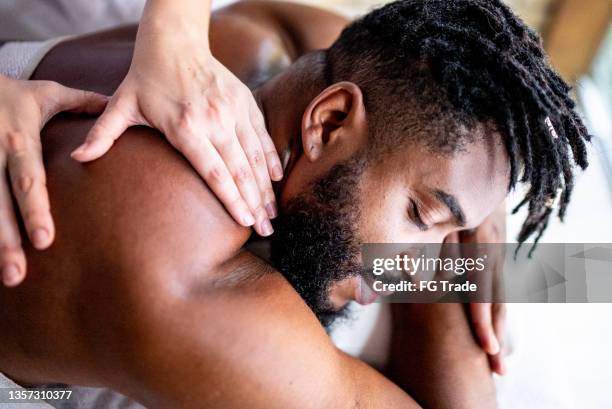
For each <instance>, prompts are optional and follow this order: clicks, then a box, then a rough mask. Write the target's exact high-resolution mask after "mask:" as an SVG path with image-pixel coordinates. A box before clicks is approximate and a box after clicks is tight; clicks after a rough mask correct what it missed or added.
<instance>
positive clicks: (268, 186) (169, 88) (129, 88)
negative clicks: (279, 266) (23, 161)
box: [72, 0, 283, 236]
mask: <svg viewBox="0 0 612 409" xmlns="http://www.w3.org/2000/svg"><path fill="white" fill-rule="evenodd" d="M209 19H210V1H203V0H183V1H175V0H149V1H148V2H147V5H146V8H145V11H144V14H143V18H142V20H141V22H140V26H139V28H138V35H137V39H136V44H135V51H134V58H133V60H132V65H131V67H130V70H129V72H128V74H127V76H126V78H125V79H124V81H123V82H122V84H121V85H120V87H119V88H118V89H117V91H116V93H115V95H114V96H113V97H112V99H111V101H110V103H109V104H108V107H107V108H106V110H105V112H104V113H103V114H102V116H101V117H100V118H99V119H98V121H97V122H96V124H95V125H94V127H93V128H92V129H91V131H90V132H89V134H88V135H87V138H86V140H85V142H84V144H83V145H82V146H80V147H79V148H77V149H76V150H75V151H74V152H73V154H72V156H73V158H75V159H76V160H79V161H83V162H85V161H91V160H94V159H97V158H99V157H100V156H102V155H104V154H105V153H106V152H107V151H108V150H109V149H110V147H111V145H112V144H113V142H114V141H115V140H116V139H117V138H119V137H120V136H121V134H122V133H123V131H125V129H126V128H128V127H130V126H133V125H146V126H150V127H154V128H157V129H159V130H160V131H162V132H163V133H164V134H165V135H166V137H167V138H168V141H169V142H170V143H171V144H172V145H173V146H174V147H175V148H176V149H177V150H179V151H180V152H181V153H182V154H183V155H184V156H185V157H186V158H187V160H189V161H190V162H191V165H192V166H193V167H194V168H195V170H196V171H197V172H198V173H199V174H200V175H201V176H202V178H203V179H204V180H205V181H206V183H207V184H208V186H209V187H210V188H211V189H212V190H213V192H214V193H215V194H216V195H217V197H218V198H219V200H220V201H221V202H222V203H223V204H224V206H225V207H226V209H227V210H228V212H229V213H230V214H231V215H232V217H233V218H234V219H235V220H236V221H237V222H238V223H239V224H241V225H243V226H253V227H254V229H255V230H256V231H257V232H258V233H259V234H260V235H262V236H268V235H270V234H272V231H273V230H272V225H271V223H270V221H269V219H270V218H274V217H275V216H276V214H277V210H276V201H275V197H274V192H273V190H272V183H271V180H274V181H278V180H280V179H281V178H282V176H283V170H282V167H281V163H280V160H279V157H278V154H277V152H276V149H275V147H274V144H273V142H272V139H271V138H270V136H269V135H268V132H267V130H266V127H265V123H264V119H263V116H262V114H261V112H260V110H259V108H258V107H257V104H256V102H255V100H254V98H253V96H252V94H251V92H250V91H249V89H248V88H247V87H246V86H245V85H244V84H242V83H241V82H240V81H239V80H238V79H237V78H236V77H235V76H234V75H233V74H232V73H231V72H230V71H228V70H227V69H226V68H225V67H224V66H223V65H222V64H221V63H219V62H218V61H217V60H216V59H215V58H214V57H213V56H212V54H211V52H210V50H209V48H208V45H209V41H208V22H209Z"/></svg>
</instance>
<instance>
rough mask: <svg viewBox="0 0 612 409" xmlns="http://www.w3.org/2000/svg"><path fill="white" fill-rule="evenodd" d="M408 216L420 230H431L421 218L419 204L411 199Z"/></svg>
mask: <svg viewBox="0 0 612 409" xmlns="http://www.w3.org/2000/svg"><path fill="white" fill-rule="evenodd" d="M408 215H409V216H410V219H411V220H412V222H413V223H414V225H415V226H416V227H417V228H418V229H419V230H421V231H425V230H427V229H429V226H428V225H427V224H426V223H425V222H424V221H423V218H422V217H421V212H420V211H419V206H418V205H417V203H416V202H415V201H414V200H413V199H410V206H409V209H408Z"/></svg>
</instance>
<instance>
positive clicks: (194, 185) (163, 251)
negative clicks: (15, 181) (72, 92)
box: [0, 2, 343, 383]
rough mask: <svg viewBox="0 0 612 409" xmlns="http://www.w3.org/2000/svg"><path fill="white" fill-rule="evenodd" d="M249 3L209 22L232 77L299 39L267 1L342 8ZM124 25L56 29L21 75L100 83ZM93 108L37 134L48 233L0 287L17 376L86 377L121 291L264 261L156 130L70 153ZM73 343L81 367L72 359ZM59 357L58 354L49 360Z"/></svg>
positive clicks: (167, 285) (294, 46) (196, 282)
mask: <svg viewBox="0 0 612 409" xmlns="http://www.w3.org/2000/svg"><path fill="white" fill-rule="evenodd" d="M262 4H263V7H262ZM262 4H256V3H248V2H247V3H245V4H238V5H236V6H233V7H231V8H229V9H228V10H225V11H222V12H221V13H219V14H218V15H217V16H215V17H214V18H213V21H212V25H211V46H212V48H213V53H215V55H217V57H218V58H219V59H220V60H221V62H222V63H224V64H225V65H227V66H228V68H230V69H231V70H232V71H233V72H234V73H235V74H236V75H237V76H238V77H239V78H240V79H241V80H242V81H244V82H246V83H251V84H253V83H254V82H255V81H261V80H262V79H265V78H267V77H270V76H271V75H273V74H274V73H275V72H276V71H277V70H278V69H279V68H282V66H283V65H285V66H286V65H287V64H289V63H290V62H291V60H292V59H293V58H295V57H297V55H296V54H295V53H297V52H298V51H299V50H298V48H299V47H300V46H304V47H311V46H312V45H310V44H307V42H308V41H313V39H312V38H297V40H298V41H293V42H290V41H289V40H287V38H286V36H284V35H283V34H282V33H281V32H280V31H279V30H278V27H276V24H277V23H278V22H276V21H274V19H272V18H270V16H274V15H275V14H274V8H278V7H281V10H280V11H281V13H280V14H277V15H282V12H283V9H282V8H285V12H288V13H289V14H291V13H293V14H297V15H299V16H300V17H301V18H302V23H305V22H306V21H307V20H308V18H306V21H304V11H306V12H307V13H309V14H307V15H306V17H310V18H315V19H317V21H318V22H320V21H321V18H325V19H327V20H328V21H331V24H328V26H329V27H330V30H331V31H334V30H335V31H336V33H337V31H338V30H339V29H340V28H341V27H342V23H343V19H341V18H338V17H336V16H333V15H330V14H329V13H325V12H322V11H318V10H315V9H310V8H302V7H301V6H294V5H288V4H285V5H280V6H278V5H272V4H269V5H268V6H270V7H271V10H272V11H273V12H272V13H270V12H268V13H267V14H266V3H262ZM293 8H298V10H293ZM268 11H269V10H268ZM296 11H297V13H295V12H296ZM334 24H335V26H334ZM298 32H299V30H298ZM135 33H136V28H135V27H126V28H122V29H117V30H113V31H110V32H105V33H100V34H95V35H91V36H87V37H83V38H79V39H75V40H71V41H68V42H65V43H62V44H60V45H58V46H57V47H56V48H55V49H54V50H52V51H51V52H50V54H49V55H47V56H46V57H45V59H44V60H43V61H42V63H41V64H40V66H39V67H38V69H37V70H36V72H35V73H34V76H33V79H48V80H55V81H58V82H60V83H63V84H64V85H68V86H72V87H77V88H83V89H89V90H95V91H98V92H101V93H106V94H111V93H112V92H113V91H114V90H115V89H116V87H117V86H118V85H119V83H120V82H121V80H122V79H123V77H124V76H125V74H126V72H127V70H128V68H129V64H130V61H131V55H132V50H133V40H134V37H135ZM293 40H296V38H293ZM300 40H301V42H300ZM331 40H333V37H332V36H331V35H329V34H328V35H327V38H325V36H323V38H321V39H319V40H316V39H315V40H314V42H315V43H316V41H320V42H321V46H322V47H323V46H326V45H328V44H327V43H329V42H330V41H331ZM288 46H290V47H288ZM291 54H293V55H291ZM168 58H172V56H168ZM279 62H280V64H279ZM93 122H94V119H93V118H86V117H82V116H77V115H63V116H60V117H59V118H57V119H55V120H53V121H51V123H50V124H49V125H48V126H47V127H46V129H45V130H44V132H43V135H42V138H43V151H44V157H45V166H46V170H47V175H48V187H49V193H50V198H51V204H52V212H53V213H54V215H56V223H57V239H56V242H55V244H54V245H53V246H52V248H51V249H49V250H47V251H45V252H37V251H35V250H33V249H32V248H31V247H29V248H28V249H27V259H28V279H27V280H26V282H25V283H24V285H23V286H20V287H19V288H17V289H13V290H7V289H2V290H0V311H2V312H3V313H1V314H0V327H2V328H10V329H11V331H2V336H1V337H2V339H1V342H0V357H1V359H0V361H2V363H3V367H2V368H1V369H2V370H3V371H6V372H8V373H10V374H12V375H13V376H14V377H16V378H17V379H28V380H35V381H36V382H46V381H54V382H55V381H63V382H75V383H76V382H78V383H84V382H89V381H90V380H89V373H88V363H87V360H88V359H90V360H94V359H95V360H100V356H104V355H105V354H113V353H119V352H118V351H113V350H111V351H101V350H96V347H99V348H103V347H104V346H105V345H111V343H108V344H107V343H105V339H104V338H107V337H113V338H114V339H121V338H122V337H127V336H130V335H129V334H127V332H129V331H127V332H126V331H125V330H126V329H125V328H121V326H122V322H123V321H124V320H123V317H122V315H123V314H131V313H133V312H134V311H135V310H137V309H138V306H135V305H131V304H130V302H141V301H143V300H145V299H146V295H147V294H151V295H154V294H157V291H158V290H159V289H160V288H164V289H165V290H167V291H169V292H172V293H174V294H183V293H184V292H187V293H191V292H198V291H206V288H207V286H208V285H211V283H213V282H217V281H218V280H224V279H227V275H231V273H232V272H236V271H238V272H239V273H240V274H241V275H242V276H243V277H244V276H245V275H246V276H249V275H255V276H258V275H259V274H260V273H262V272H263V271H266V270H267V267H265V266H264V265H263V263H261V262H259V261H257V260H256V259H255V257H253V256H249V255H248V254H246V252H243V251H242V250H241V247H242V245H243V244H244V242H245V241H246V240H247V238H248V236H249V234H250V232H249V230H248V229H246V228H242V227H240V226H239V225H237V224H236V223H234V222H233V220H232V219H231V217H229V215H228V214H227V213H226V211H225V210H224V208H223V207H222V205H221V204H220V203H219V202H218V201H217V199H216V198H215V197H214V195H213V194H212V193H211V191H210V190H209V189H208V188H207V186H206V185H205V183H204V182H203V181H202V180H201V179H200V178H199V177H198V175H197V174H196V173H195V172H194V171H193V170H192V169H191V167H190V166H189V164H188V163H187V162H186V161H185V160H184V159H183V158H182V157H181V156H180V155H179V154H178V153H177V152H176V151H174V149H173V148H172V147H171V146H170V145H169V144H168V143H166V142H165V141H164V139H163V136H162V135H161V134H159V133H157V132H155V131H153V130H151V129H147V128H132V129H130V130H128V131H127V134H126V135H124V136H123V137H122V138H120V140H118V141H117V143H116V146H115V147H113V149H112V150H111V151H110V152H109V154H107V155H105V156H104V157H103V158H102V159H100V160H98V161H96V162H94V163H92V164H88V165H85V166H83V165H81V164H79V163H77V162H75V161H73V160H71V159H70V156H69V154H70V152H71V151H72V150H73V149H74V148H75V147H76V146H78V144H79V143H80V142H81V141H82V140H83V139H84V137H85V135H86V133H87V131H88V130H89V129H90V128H91V126H92V125H93ZM57 216H60V217H57ZM228 260H236V262H235V263H233V262H228ZM221 264H222V265H223V268H215V269H214V272H213V271H212V269H211V267H212V266H219V265H221ZM245 266H246V267H248V268H246V267H245ZM276 279H278V277H277V278H276ZM183 295H185V296H186V297H189V294H183ZM135 300H138V301H135ZM150 301H151V303H156V302H159V300H150ZM113 326H115V327H113ZM128 330H130V329H128ZM33 334H37V335H36V336H33ZM40 339H44V340H45V342H44V343H41V342H39V340H40ZM94 355H95V356H94ZM84 357H86V359H85V363H83V364H82V367H80V366H79V364H75V363H79V362H83V358H84ZM62 361H63V362H71V364H70V365H67V367H66V368H60V367H58V366H57V362H62ZM24 362H25V363H26V365H24V364H23V363H24ZM113 371H114V369H113ZM58 377H59V378H58ZM60 378H61V379H60ZM91 382H95V380H94V379H91Z"/></svg>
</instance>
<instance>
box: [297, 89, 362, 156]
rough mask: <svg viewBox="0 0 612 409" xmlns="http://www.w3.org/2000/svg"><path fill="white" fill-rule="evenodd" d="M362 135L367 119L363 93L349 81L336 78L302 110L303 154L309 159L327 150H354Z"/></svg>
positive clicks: (359, 143)
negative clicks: (336, 79) (334, 82)
mask: <svg viewBox="0 0 612 409" xmlns="http://www.w3.org/2000/svg"><path fill="white" fill-rule="evenodd" d="M365 138H367V123H366V113H365V107H364V105H363V95H362V93H361V89H360V88H359V87H358V86H357V85H355V84H353V83H352V82H339V83H336V84H333V85H331V86H330V87H328V88H326V89H325V90H324V91H323V92H321V93H320V94H319V95H318V96H317V97H316V98H315V99H313V100H312V101H311V102H310V104H309V105H308V107H307V108H306V110H305V111H304V116H303V117H302V145H303V149H304V155H305V156H306V157H307V158H308V160H309V161H311V162H314V161H316V160H318V159H320V158H321V156H322V155H324V154H325V153H326V152H327V151H330V152H331V151H336V150H337V149H342V148H344V149H347V150H351V151H354V150H357V149H358V148H359V147H360V146H361V145H362V143H363V142H365ZM350 153H352V152H349V154H350Z"/></svg>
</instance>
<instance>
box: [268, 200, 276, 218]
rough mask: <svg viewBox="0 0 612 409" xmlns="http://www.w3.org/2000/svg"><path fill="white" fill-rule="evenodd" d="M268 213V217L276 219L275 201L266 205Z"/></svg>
mask: <svg viewBox="0 0 612 409" xmlns="http://www.w3.org/2000/svg"><path fill="white" fill-rule="evenodd" d="M266 213H268V217H269V218H270V219H274V218H275V217H276V215H277V213H276V205H275V204H274V202H270V203H268V204H267V205H266Z"/></svg>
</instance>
